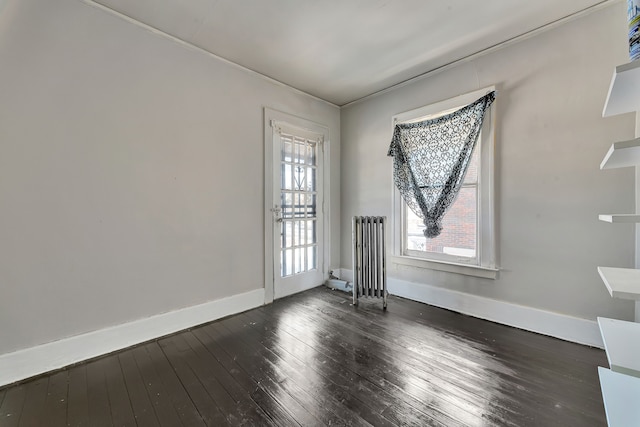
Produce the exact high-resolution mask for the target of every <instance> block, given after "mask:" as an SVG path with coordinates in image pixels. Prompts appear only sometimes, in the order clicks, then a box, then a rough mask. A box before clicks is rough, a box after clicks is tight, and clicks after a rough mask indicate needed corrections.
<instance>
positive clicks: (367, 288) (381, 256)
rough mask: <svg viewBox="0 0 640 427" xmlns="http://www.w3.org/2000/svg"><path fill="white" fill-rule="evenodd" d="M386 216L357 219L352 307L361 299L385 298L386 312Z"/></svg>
mask: <svg viewBox="0 0 640 427" xmlns="http://www.w3.org/2000/svg"><path fill="white" fill-rule="evenodd" d="M386 222H387V217H385V216H354V217H353V222H352V234H351V236H352V240H353V304H354V305H357V304H358V298H359V297H361V296H363V297H373V298H382V306H383V308H385V309H386V308H387V294H388V293H387V270H386V246H385V224H386Z"/></svg>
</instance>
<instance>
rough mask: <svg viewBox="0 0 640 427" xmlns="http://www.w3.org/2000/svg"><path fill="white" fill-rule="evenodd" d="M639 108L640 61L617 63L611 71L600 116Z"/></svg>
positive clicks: (628, 111) (613, 114)
mask: <svg viewBox="0 0 640 427" xmlns="http://www.w3.org/2000/svg"><path fill="white" fill-rule="evenodd" d="M638 110H640V61H633V62H629V63H627V64H622V65H618V66H617V67H616V69H615V71H614V72H613V77H612V78H611V84H610V85H609V93H608V94H607V100H606V101H605V103H604V110H603V111H602V117H609V116H615V115H616V114H622V113H630V112H632V111H638Z"/></svg>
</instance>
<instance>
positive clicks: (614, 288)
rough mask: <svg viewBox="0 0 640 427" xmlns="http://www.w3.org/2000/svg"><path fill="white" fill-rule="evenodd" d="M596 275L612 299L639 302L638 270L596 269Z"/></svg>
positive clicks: (639, 279) (639, 277) (639, 275)
mask: <svg viewBox="0 0 640 427" xmlns="http://www.w3.org/2000/svg"><path fill="white" fill-rule="evenodd" d="M598 273H599V274H600V277H601V278H602V281H603V282H604V284H605V286H606V287H607V290H608V291H609V293H610V294H611V296H612V297H613V298H621V299H631V300H640V270H637V269H635V268H614V267H598Z"/></svg>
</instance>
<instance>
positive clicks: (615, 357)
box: [598, 317, 640, 377]
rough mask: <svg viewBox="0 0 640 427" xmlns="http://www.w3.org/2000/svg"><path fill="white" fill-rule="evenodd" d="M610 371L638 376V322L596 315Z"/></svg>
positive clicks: (639, 341)
mask: <svg viewBox="0 0 640 427" xmlns="http://www.w3.org/2000/svg"><path fill="white" fill-rule="evenodd" d="M598 325H599V326H600V334H601V335H602V341H603V342H604V349H605V351H606V353H607V359H608V360H609V367H610V368H611V370H612V371H615V372H619V373H621V374H626V375H632V376H634V377H640V323H635V322H626V321H624V320H617V319H607V318H606V317H598Z"/></svg>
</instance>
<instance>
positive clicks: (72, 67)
mask: <svg viewBox="0 0 640 427" xmlns="http://www.w3.org/2000/svg"><path fill="white" fill-rule="evenodd" d="M0 64H2V65H1V66H0V201H1V208H0V325H2V326H0V354H3V353H7V352H11V351H15V350H19V349H24V348H28V347H31V346H35V345H38V344H41V343H45V342H50V341H54V340H57V339H61V338H64V337H69V336H73V335H77V334H81V333H84V332H88V331H93V330H99V329H102V328H105V327H108V326H112V325H117V324H121V323H125V322H129V321H132V320H135V319H139V318H144V317H148V316H151V315H155V314H158V313H163V312H167V311H171V310H175V309H178V308H181V307H187V306H192V305H195V304H200V303H203V302H206V301H211V300H216V299H220V298H223V297H227V296H231V295H237V294H241V293H244V292H247V291H251V290H254V289H259V288H262V287H263V286H264V278H263V268H264V259H263V257H264V248H263V241H264V231H263V230H264V229H263V227H264V224H263V206H264V205H263V188H264V186H263V143H264V142H263V123H262V120H263V119H262V111H263V107H271V108H274V109H277V110H281V111H285V112H288V113H291V114H295V115H298V116H301V117H304V118H307V119H310V120H313V121H315V122H319V123H322V124H325V125H327V126H329V127H330V129H331V133H332V135H331V141H330V143H331V144H332V147H331V152H332V153H333V155H332V158H331V166H332V170H331V180H332V181H331V182H332V188H331V191H332V193H331V194H332V200H331V206H332V211H331V221H332V226H333V228H332V232H331V235H332V238H333V240H334V241H335V242H338V241H339V239H340V237H339V236H340V234H339V233H340V227H339V225H340V224H339V222H340V221H339V212H340V194H339V191H340V189H339V185H338V183H339V179H340V164H339V151H340V135H339V128H340V112H339V109H338V108H337V107H335V106H332V105H329V104H327V103H325V102H322V101H319V100H316V99H314V98H312V97H310V96H306V95H303V94H301V93H299V92H296V91H294V90H292V89H289V88H287V87H285V86H283V85H280V84H277V83H274V82H272V81H269V80H266V79H264V78H262V77H259V76H257V75H256V74H255V73H252V72H249V71H246V70H242V69H240V68H239V67H236V66H233V65H230V64H228V63H226V62H224V61H221V60H219V59H216V58H214V57H212V56H211V55H208V54H206V53H203V52H201V51H199V50H197V49H194V48H189V47H186V46H184V45H182V44H180V43H177V42H176V41H174V40H171V39H168V38H166V37H164V36H162V35H159V34H155V33H154V32H152V31H149V30H146V29H143V28H140V27H138V26H136V25H134V24H132V23H130V22H127V21H125V20H122V19H120V18H118V17H116V16H113V15H111V14H109V13H107V12H105V11H102V10H100V9H98V8H95V7H93V6H90V5H88V4H85V3H83V2H81V1H79V0H59V1H55V2H52V1H48V0H13V1H10V2H8V3H7V4H6V5H5V7H4V9H3V10H2V15H1V16H0ZM331 254H332V259H333V260H334V261H333V262H334V264H335V266H338V265H339V262H338V260H339V259H340V247H339V245H338V244H335V245H334V246H333V248H332V252H331Z"/></svg>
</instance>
